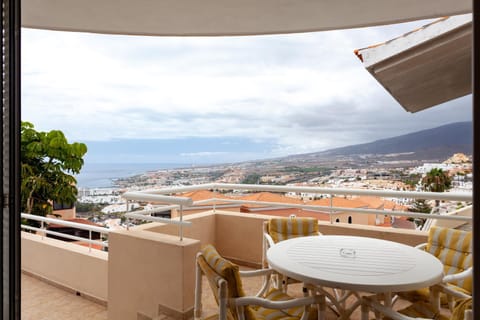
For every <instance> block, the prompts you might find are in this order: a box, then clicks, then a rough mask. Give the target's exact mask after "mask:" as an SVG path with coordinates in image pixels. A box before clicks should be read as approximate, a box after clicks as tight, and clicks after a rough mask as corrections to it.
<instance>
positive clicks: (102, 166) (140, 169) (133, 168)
mask: <svg viewBox="0 0 480 320" xmlns="http://www.w3.org/2000/svg"><path fill="white" fill-rule="evenodd" d="M187 166H188V165H187V164H178V163H177V164H168V163H167V164H165V163H160V164H159V163H85V164H84V166H83V168H82V170H81V171H80V174H79V175H77V176H76V179H77V186H78V187H79V188H109V187H112V186H113V184H112V182H113V181H112V180H113V179H118V178H126V177H131V176H134V175H138V174H142V173H145V172H147V171H155V170H160V169H173V168H182V167H187Z"/></svg>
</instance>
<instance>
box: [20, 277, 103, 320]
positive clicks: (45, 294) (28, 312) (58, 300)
mask: <svg viewBox="0 0 480 320" xmlns="http://www.w3.org/2000/svg"><path fill="white" fill-rule="evenodd" d="M21 281H22V299H21V308H22V320H84V319H90V320H107V308H106V307H105V306H102V305H100V304H98V303H95V302H93V301H91V300H87V299H85V298H83V297H79V296H76V295H75V294H73V293H70V292H67V291H65V290H62V289H60V288H57V287H55V286H52V285H50V284H48V283H46V282H44V281H41V280H39V279H37V278H34V277H31V276H29V275H26V274H24V273H22V278H21Z"/></svg>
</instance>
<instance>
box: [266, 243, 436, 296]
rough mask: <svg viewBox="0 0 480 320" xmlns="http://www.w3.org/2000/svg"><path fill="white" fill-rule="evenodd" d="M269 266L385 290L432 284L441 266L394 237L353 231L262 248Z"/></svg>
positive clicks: (321, 280)
mask: <svg viewBox="0 0 480 320" xmlns="http://www.w3.org/2000/svg"><path fill="white" fill-rule="evenodd" d="M267 260H268V262H269V264H270V266H271V267H272V268H273V269H275V270H277V271H278V272H280V273H281V274H284V275H286V276H288V277H290V278H293V279H296V280H299V281H302V282H304V283H306V284H310V285H315V286H322V287H330V288H339V289H345V290H352V291H365V292H372V293H382V292H384V293H387V292H399V291H409V290H416V289H420V288H424V287H428V286H431V285H434V284H438V283H440V282H441V281H442V278H443V265H442V263H441V262H440V261H439V260H438V259H437V258H436V257H435V256H433V255H431V254H429V253H426V252H424V251H423V250H419V249H416V248H414V247H410V246H407V245H404V244H400V243H397V242H392V241H387V240H380V239H374V238H366V237H353V236H312V237H301V238H294V239H290V240H285V241H281V242H279V243H277V244H276V245H274V246H273V247H271V248H270V249H269V250H268V252H267Z"/></svg>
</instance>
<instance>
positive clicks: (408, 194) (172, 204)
mask: <svg viewBox="0 0 480 320" xmlns="http://www.w3.org/2000/svg"><path fill="white" fill-rule="evenodd" d="M198 190H212V191H214V192H218V191H220V190H235V191H236V190H239V191H240V190H241V191H269V192H281V193H287V192H290V193H302V192H303V193H309V194H319V195H327V196H328V197H330V199H331V200H330V205H329V206H319V205H308V204H293V203H281V202H267V201H247V200H236V199H228V198H216V197H213V198H210V199H204V200H201V201H192V199H191V198H187V197H178V196H172V194H178V193H181V192H188V191H198ZM335 195H342V196H346V195H349V196H377V197H388V198H403V199H426V200H445V201H459V202H460V201H461V202H472V199H473V197H472V193H466V192H462V193H458V192H456V193H453V192H442V193H439V192H416V191H390V190H365V189H340V188H339V189H336V188H317V187H298V186H273V185H251V184H222V183H210V184H202V185H195V186H185V187H173V188H162V189H156V190H146V191H140V192H126V193H125V194H124V195H123V197H124V198H125V199H127V201H128V200H136V201H148V202H157V203H163V204H162V205H157V206H156V207H155V208H154V209H150V210H142V211H136V212H135V213H128V214H127V215H126V216H127V217H128V218H131V219H139V220H145V221H157V222H164V223H170V224H178V225H179V226H180V237H181V238H182V237H183V234H182V226H184V225H187V222H184V221H183V209H185V208H188V207H195V206H199V205H202V204H210V203H213V205H212V209H213V211H215V209H216V207H217V204H218V203H223V204H224V203H231V204H252V205H265V206H269V207H275V208H298V209H307V210H311V211H319V212H322V213H327V214H329V215H330V222H331V223H333V219H332V216H333V215H334V214H335V213H336V212H354V213H360V214H376V215H385V216H402V217H411V218H421V219H438V220H457V221H466V222H469V221H471V220H472V217H471V216H462V215H455V214H448V215H442V214H434V213H414V212H405V211H398V210H397V211H393V210H380V209H365V208H347V207H337V206H333V197H334V196H335ZM170 209H179V220H172V219H166V218H159V217H153V216H150V215H151V214H153V213H156V212H162V211H165V210H170Z"/></svg>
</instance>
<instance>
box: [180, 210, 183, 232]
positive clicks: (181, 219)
mask: <svg viewBox="0 0 480 320" xmlns="http://www.w3.org/2000/svg"><path fill="white" fill-rule="evenodd" d="M182 222H183V205H180V241H183V224H182Z"/></svg>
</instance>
